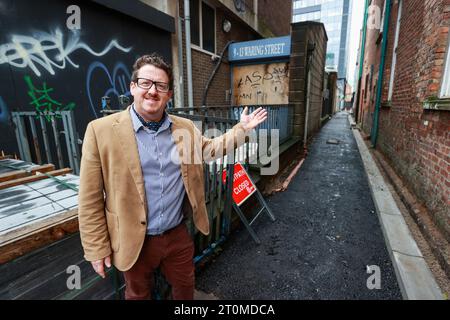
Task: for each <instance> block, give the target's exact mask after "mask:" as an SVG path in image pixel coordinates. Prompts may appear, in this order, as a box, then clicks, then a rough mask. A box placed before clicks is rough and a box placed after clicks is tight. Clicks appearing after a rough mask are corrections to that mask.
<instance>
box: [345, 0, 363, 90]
mask: <svg viewBox="0 0 450 320" xmlns="http://www.w3.org/2000/svg"><path fill="white" fill-rule="evenodd" d="M364 3H365V1H364V0H353V14H352V20H351V25H350V43H349V55H348V67H347V70H348V72H347V80H348V82H349V84H350V85H351V86H352V89H353V90H355V82H356V79H353V78H354V74H355V67H356V59H357V58H358V59H359V57H356V55H357V53H358V45H359V33H360V30H361V28H362V24H363V20H364Z"/></svg>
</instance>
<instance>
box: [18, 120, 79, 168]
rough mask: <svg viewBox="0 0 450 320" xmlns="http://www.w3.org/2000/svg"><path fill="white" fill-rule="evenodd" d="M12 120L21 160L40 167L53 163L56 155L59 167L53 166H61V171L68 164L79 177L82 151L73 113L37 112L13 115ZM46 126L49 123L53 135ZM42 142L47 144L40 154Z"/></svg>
mask: <svg viewBox="0 0 450 320" xmlns="http://www.w3.org/2000/svg"><path fill="white" fill-rule="evenodd" d="M12 120H13V122H14V124H15V132H16V139H17V145H18V147H19V153H20V158H21V159H22V160H24V161H27V162H35V163H38V164H43V163H53V157H54V155H56V162H57V163H54V164H55V165H58V166H59V169H62V168H65V167H66V162H68V163H69V166H70V168H72V170H73V172H74V173H75V174H79V172H80V150H79V146H78V134H77V132H76V126H75V121H74V115H73V111H60V112H51V113H50V112H49V113H46V114H43V113H40V112H37V111H24V112H12ZM46 122H49V125H50V127H51V129H50V130H51V132H49V129H48V128H47V123H46ZM61 124H62V126H63V128H62V130H61V128H60V126H61ZM61 134H63V135H64V139H61V138H60V135H61ZM30 140H31V141H30ZM61 140H62V141H61ZM40 141H43V143H44V150H43V151H44V152H42V150H41V144H40ZM30 145H32V147H33V148H32V149H30ZM32 150H33V154H34V159H33V157H32V152H31V151H32ZM65 153H66V154H67V156H66V157H65V156H64V154H65ZM44 156H45V158H44Z"/></svg>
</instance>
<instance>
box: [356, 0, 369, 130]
mask: <svg viewBox="0 0 450 320" xmlns="http://www.w3.org/2000/svg"><path fill="white" fill-rule="evenodd" d="M364 8H365V9H364V22H363V29H362V30H363V35H362V41H361V55H360V57H359V73H358V88H357V89H356V92H357V96H356V107H355V122H358V117H359V104H360V101H361V93H362V91H361V77H362V72H363V66H364V55H365V49H366V37H367V20H368V16H369V0H366V4H365V7H364Z"/></svg>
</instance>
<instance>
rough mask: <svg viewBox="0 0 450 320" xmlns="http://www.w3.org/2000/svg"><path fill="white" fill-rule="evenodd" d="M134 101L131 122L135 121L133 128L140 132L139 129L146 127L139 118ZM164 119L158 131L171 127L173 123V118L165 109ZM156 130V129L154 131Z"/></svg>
mask: <svg viewBox="0 0 450 320" xmlns="http://www.w3.org/2000/svg"><path fill="white" fill-rule="evenodd" d="M134 110H135V109H134V103H133V104H132V105H131V108H130V115H131V122H132V123H133V129H134V132H138V131H139V129H141V128H144V125H143V124H142V122H141V120H139V118H138V116H137V115H136V113H135V112H134ZM164 113H165V114H164V121H163V123H162V124H161V127H160V128H159V130H158V132H160V131H163V130H166V129H167V128H169V127H170V126H171V124H172V120H171V119H170V117H169V114H168V113H167V112H166V111H164ZM153 132H155V131H153Z"/></svg>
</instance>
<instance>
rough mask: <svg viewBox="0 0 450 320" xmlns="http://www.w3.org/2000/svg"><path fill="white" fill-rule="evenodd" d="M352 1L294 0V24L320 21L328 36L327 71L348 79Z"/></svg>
mask: <svg viewBox="0 0 450 320" xmlns="http://www.w3.org/2000/svg"><path fill="white" fill-rule="evenodd" d="M351 8H352V0H294V1H293V18H292V21H293V22H301V21H320V22H322V23H323V24H324V25H325V30H326V32H327V36H328V44H327V60H326V68H327V71H337V72H338V77H339V78H347V62H348V48H349V46H348V39H349V32H350V21H351V14H352V12H351Z"/></svg>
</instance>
